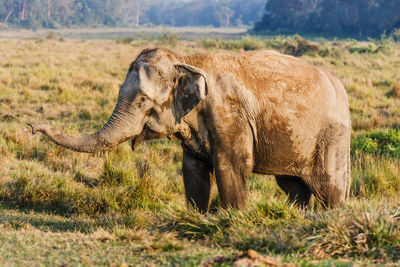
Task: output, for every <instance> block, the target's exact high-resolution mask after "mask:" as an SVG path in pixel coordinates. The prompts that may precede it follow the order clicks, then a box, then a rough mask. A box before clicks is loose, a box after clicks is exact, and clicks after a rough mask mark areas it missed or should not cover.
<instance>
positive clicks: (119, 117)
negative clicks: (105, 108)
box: [28, 101, 138, 153]
mask: <svg viewBox="0 0 400 267" xmlns="http://www.w3.org/2000/svg"><path fill="white" fill-rule="evenodd" d="M123 103H124V102H123V101H118V103H117V105H116V107H115V109H114V111H113V113H112V115H111V117H110V118H109V119H108V122H107V123H106V124H105V125H104V126H103V128H101V129H100V130H99V131H97V132H96V133H93V134H91V135H87V136H70V135H67V134H64V133H61V132H59V131H57V130H54V129H53V128H51V127H50V126H48V125H45V124H31V123H30V124H28V125H29V126H31V127H32V134H35V133H36V132H37V131H39V132H42V133H44V134H45V135H46V136H47V137H48V138H49V139H50V140H51V141H53V142H54V143H56V144H58V145H60V146H63V147H65V148H68V149H71V150H74V151H78V152H88V153H91V152H96V151H98V150H101V149H105V148H109V147H113V146H116V145H118V144H120V143H122V142H124V141H126V140H127V139H129V138H130V137H133V136H135V135H137V134H138V129H137V126H138V125H132V124H131V123H130V121H131V120H132V118H130V117H131V116H132V115H131V114H130V113H129V112H128V111H127V109H126V108H124V106H125V105H124V104H123ZM121 111H123V112H121ZM128 117H129V118H128ZM135 126H136V127H135ZM135 128H136V131H133V130H135ZM135 132H136V133H135Z"/></svg>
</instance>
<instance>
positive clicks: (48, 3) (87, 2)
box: [0, 0, 265, 28]
mask: <svg viewBox="0 0 400 267" xmlns="http://www.w3.org/2000/svg"><path fill="white" fill-rule="evenodd" d="M264 4H265V0H248V1H242V0H0V22H2V23H3V26H16V27H23V28H58V27H75V26H78V27H79V26H85V27H87V26H89V27H92V26H131V25H144V24H147V25H152V24H153V25H170V26H195V25H212V26H215V27H227V26H241V25H252V24H253V23H254V22H255V21H257V20H259V19H260V17H261V16H262V12H263V6H264Z"/></svg>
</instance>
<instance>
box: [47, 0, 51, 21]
mask: <svg viewBox="0 0 400 267" xmlns="http://www.w3.org/2000/svg"><path fill="white" fill-rule="evenodd" d="M50 16H51V0H47V18H48V19H49V18H50Z"/></svg>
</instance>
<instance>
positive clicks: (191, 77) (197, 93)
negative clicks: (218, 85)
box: [173, 63, 207, 123]
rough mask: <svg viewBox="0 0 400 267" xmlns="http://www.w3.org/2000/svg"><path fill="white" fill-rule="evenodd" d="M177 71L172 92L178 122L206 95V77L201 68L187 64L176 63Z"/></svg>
mask: <svg viewBox="0 0 400 267" xmlns="http://www.w3.org/2000/svg"><path fill="white" fill-rule="evenodd" d="M175 68H176V69H177V70H178V71H179V76H178V78H177V81H176V90H175V93H174V100H173V105H174V115H175V119H176V121H177V122H178V123H180V122H181V119H182V117H183V116H185V115H186V114H187V113H189V111H191V110H192V109H193V108H194V107H195V106H196V105H197V104H199V102H200V101H201V100H202V99H204V98H205V97H206V95H207V77H206V74H205V72H204V71H203V70H201V69H199V68H196V67H193V66H191V65H188V64H184V63H178V64H175Z"/></svg>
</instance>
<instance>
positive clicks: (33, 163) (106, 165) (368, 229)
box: [0, 37, 400, 265]
mask: <svg viewBox="0 0 400 267" xmlns="http://www.w3.org/2000/svg"><path fill="white" fill-rule="evenodd" d="M299 40H300V39H298V40H296V39H295V38H291V39H285V38H283V37H277V38H275V39H274V40H272V41H265V40H261V39H257V38H251V37H245V38H243V39H241V40H236V41H224V42H222V41H220V40H211V39H209V40H208V39H207V40H203V41H201V42H200V43H199V44H197V45H196V44H195V43H193V42H184V41H180V42H178V44H177V48H176V50H177V51H186V53H193V52H211V53H217V52H219V51H220V50H219V49H221V48H223V49H229V50H236V51H239V50H252V49H263V48H275V49H278V50H280V51H284V52H285V51H286V52H287V51H289V50H287V49H289V48H290V47H291V46H292V45H294V46H295V48H296V49H299V47H300V46H299V44H300V43H301V42H302V41H301V40H300V41H299ZM173 41H174V40H172V43H171V45H175V44H174V42H173ZM157 42H159V41H158V40H148V41H147V43H144V42H143V40H130V42H120V41H119V42H116V41H84V42H83V41H78V40H64V41H62V42H61V41H58V40H56V39H40V40H37V39H36V40H35V39H32V40H13V39H7V40H5V39H3V40H0V160H1V164H0V199H1V203H2V207H1V209H0V229H1V230H2V231H1V234H0V240H1V241H2V242H3V241H4V242H6V241H7V242H11V243H13V242H14V243H13V244H14V245H7V246H0V262H10V263H14V264H20V265H21V264H24V263H26V262H25V261H24V260H23V259H24V257H27V259H30V260H31V261H32V262H34V263H37V264H43V263H44V264H50V265H55V264H58V265H62V264H64V263H71V264H75V263H76V264H79V263H81V264H89V265H90V264H95V265H96V264H108V265H110V264H113V262H114V263H115V264H116V263H118V264H119V263H122V262H124V261H126V262H135V261H139V262H143V261H149V262H152V263H155V264H158V265H166V264H174V263H175V264H182V263H187V264H188V265H196V264H198V263H200V262H201V261H202V260H203V259H205V258H210V257H212V256H215V255H216V254H222V255H231V253H233V252H234V251H237V250H247V249H255V250H257V251H259V252H261V253H263V254H267V255H271V256H273V257H274V258H276V259H278V261H280V262H295V263H298V264H307V262H309V261H316V262H317V263H321V264H327V265H329V264H334V263H338V262H339V261H340V260H341V259H342V258H344V259H345V260H347V261H350V262H355V263H360V262H361V263H368V262H370V261H375V262H377V263H394V262H398V261H399V260H400V259H399V255H400V229H399V225H400V222H399V220H400V215H399V214H400V211H398V209H399V205H400V203H399V199H400V195H399V190H400V163H399V161H400V159H399V157H398V155H397V152H396V153H395V152H391V151H395V149H397V148H398V146H399V143H398V140H397V139H396V138H397V135H398V130H397V131H396V130H393V129H396V128H399V126H400V98H399V97H397V96H396V90H397V88H398V87H399V86H398V83H399V82H400V76H399V75H400V74H399V72H398V70H399V67H400V47H399V44H396V43H391V44H390V49H389V50H379V51H377V52H376V53H375V52H373V53H372V52H371V53H369V52H366V53H362V54H361V53H360V51H359V50H357V49H354V47H355V46H356V45H357V43H354V42H352V41H337V42H336V41H335V42H330V41H325V42H319V43H317V44H315V45H318V46H320V48H318V49H319V50H318V51H320V52H312V51H311V52H310V51H303V52H304V53H302V54H303V55H302V56H301V58H303V59H304V60H306V61H308V62H310V63H311V64H314V65H317V66H322V67H324V68H327V69H329V70H331V71H332V72H334V73H335V74H336V75H338V76H339V77H340V78H341V80H342V81H343V83H344V85H345V87H346V89H347V92H348V95H349V101H350V106H351V115H352V124H353V132H352V135H353V143H352V144H353V145H352V149H353V151H352V163H351V164H352V178H353V180H352V185H351V198H350V200H349V202H348V203H345V204H344V205H343V206H340V207H337V208H334V209H329V210H325V209H323V208H322V207H321V205H319V204H318V202H317V201H315V200H313V201H312V205H311V207H310V208H309V209H308V210H301V209H299V208H297V207H294V206H292V205H290V204H289V203H288V202H287V198H286V196H285V195H284V194H283V192H282V191H281V190H280V189H279V188H278V186H277V185H276V182H275V180H274V178H273V177H270V176H261V175H252V176H251V177H250V179H249V181H248V191H249V198H248V204H247V210H245V211H235V210H228V211H226V210H221V209H220V205H219V197H218V195H217V192H216V191H217V190H216V185H215V184H214V185H213V198H212V203H211V212H210V213H209V214H207V215H204V214H200V213H198V212H197V211H196V210H192V209H187V208H186V205H185V197H184V187H183V182H182V174H181V157H182V151H181V148H180V146H179V145H178V144H177V143H176V142H172V141H167V140H156V141H151V142H147V143H145V144H142V145H141V146H139V147H137V149H136V150H135V152H132V151H131V149H130V146H129V145H128V144H122V145H120V146H118V147H115V148H113V149H110V150H107V151H103V152H98V153H95V154H83V153H76V152H72V151H69V150H66V149H62V148H60V147H59V146H56V145H55V144H53V143H51V142H50V141H49V140H48V139H47V138H46V137H44V136H43V135H40V134H38V135H35V136H32V135H31V132H30V129H29V128H28V127H27V125H26V122H28V121H29V122H44V123H49V124H50V125H52V126H54V127H55V128H57V129H62V130H64V131H65V132H67V133H70V134H75V135H78V134H87V133H90V132H93V131H94V130H96V129H99V128H100V127H101V126H102V125H103V124H104V123H105V122H106V120H107V118H108V117H109V116H110V114H111V112H112V109H113V107H114V104H115V101H116V97H117V94H118V88H119V85H120V84H121V83H122V81H123V79H124V77H125V74H126V71H127V69H128V67H129V64H130V62H131V61H132V60H133V59H134V58H135V57H136V55H137V54H138V53H139V52H140V51H141V49H142V48H143V47H147V46H153V45H156V44H157ZM165 42H166V44H167V43H168V42H169V41H168V40H167V39H166V41H165ZM207 42H210V43H211V44H207ZM296 42H297V43H296ZM158 44H159V43H158ZM362 46H364V45H362ZM377 46H379V44H374V47H377ZM351 47H353V48H352V49H350V48H351ZM311 48H312V47H311ZM312 49H315V47H314V48H312ZM324 49H328V51H325V50H324ZM374 49H375V48H374ZM293 51H297V50H293ZM371 133H373V134H372V135H371ZM388 133H389V134H388ZM396 133H397V135H396ZM392 137H393V138H392ZM389 139H390V140H391V141H390V142H387V140H389ZM380 140H381V141H382V140H383V141H382V142H381V141H380ZM21 239H22V240H24V242H21V241H18V240H21ZM45 242H47V243H48V244H47V245H45V244H44V243H45ZM7 244H10V243H7ZM65 244H70V247H68V246H67V245H65ZM80 244H87V245H84V246H83V245H82V246H81V245H80ZM51 246H52V247H53V249H52V250H51V252H50V254H48V255H50V256H49V258H48V260H47V261H46V259H45V256H44V255H46V254H45V253H46V248H47V247H51ZM74 246H75V247H74ZM112 247H114V248H115V250H116V251H118V252H119V253H121V255H122V256H121V257H120V258H118V257H115V256H114V254H115V253H114V254H113V253H111V252H110V251H111V250H110V248H112ZM36 250H38V252H37V254H40V255H41V256H40V257H41V258H40V257H39V258H35V253H34V251H36ZM47 250H48V249H47ZM60 251H65V253H61V254H60V255H61V256H57V253H56V252H60ZM82 251H83V254H82V255H83V256H82V257H80V258H79V257H78V256H76V255H80V254H79V253H81V252H82ZM193 251H196V253H193ZM53 252H54V253H53ZM102 252H103V253H102ZM24 253H25V254H24ZM192 254H193V255H192Z"/></svg>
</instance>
